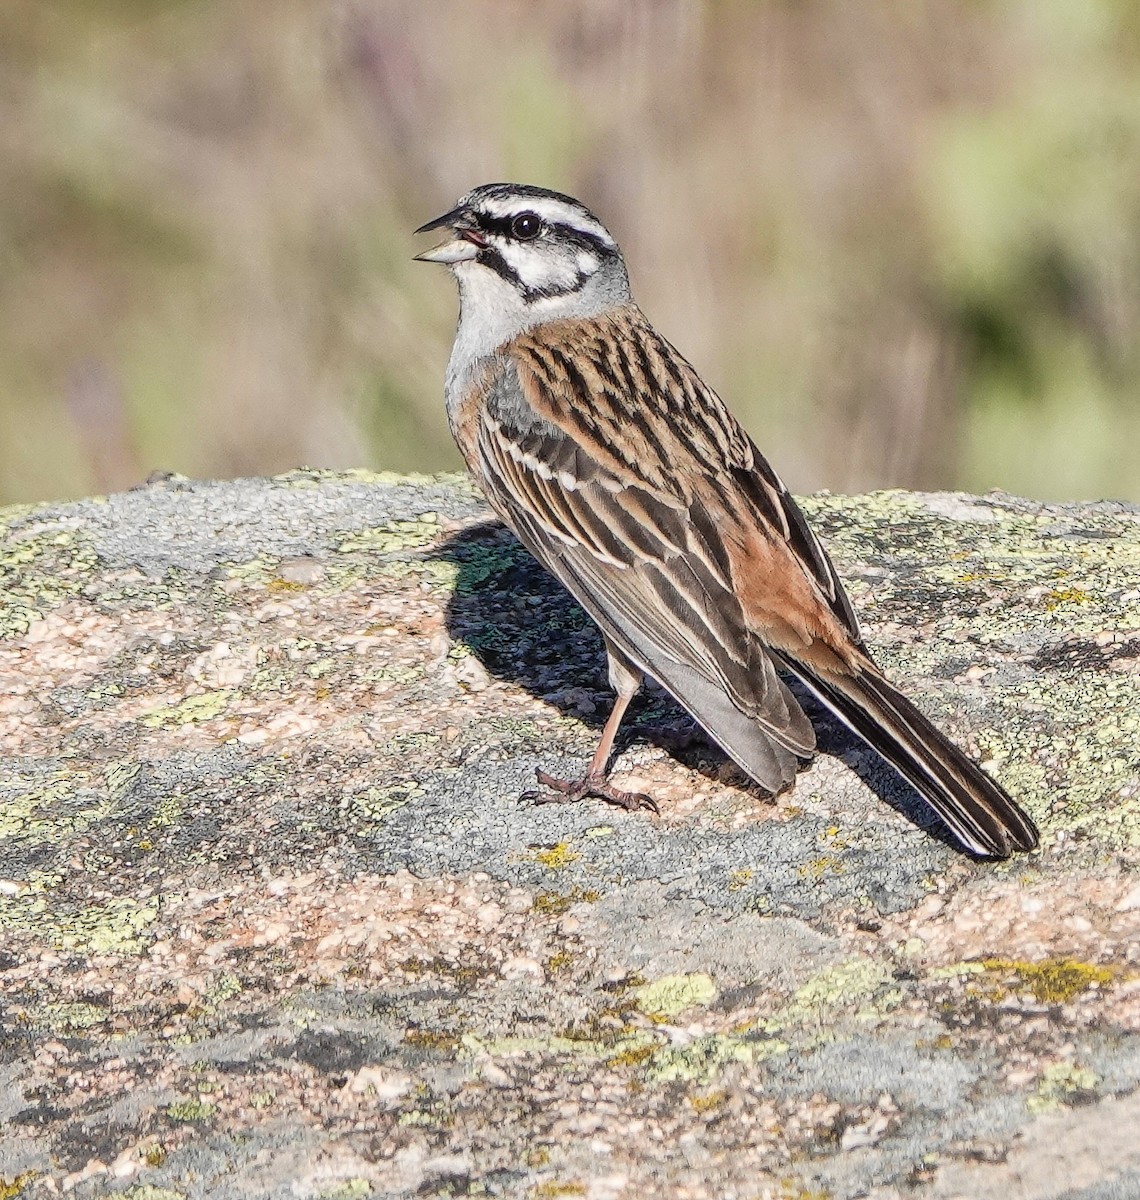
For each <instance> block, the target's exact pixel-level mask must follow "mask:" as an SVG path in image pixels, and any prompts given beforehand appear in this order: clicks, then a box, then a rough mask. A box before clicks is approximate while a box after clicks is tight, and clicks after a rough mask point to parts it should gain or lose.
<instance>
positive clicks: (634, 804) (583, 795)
mask: <svg viewBox="0 0 1140 1200" xmlns="http://www.w3.org/2000/svg"><path fill="white" fill-rule="evenodd" d="M535 776H536V777H537V779H538V782H539V783H540V784H541V785H542V786H543V787H544V788H545V789H546V791H543V792H524V793H523V796H522V799H524V800H531V801H533V802H534V803H535V804H577V802H578V801H579V800H585V799H587V798H588V797H590V796H594V797H596V798H597V799H599V800H604V801H605V802H606V803H607V804H613V805H616V806H617V807H618V808H624V809H625V810H626V812H636V811H637V809H639V808H647V809H649V811H650V812H653V813H658V814H660V811H661V810H660V809H659V808H658V807H657V801H656V800H654V799H653V797H652V796H645V795H643V794H642V793H641V792H623V791H621V789H620V788H616V787H614V785H613V784H612V783H610V781H609V780H608V779H607V778H606V776H605V775H584V776H583V777H582V778H581V779H555V778H554V776H553V775H547V773H546V772H545V771H535Z"/></svg>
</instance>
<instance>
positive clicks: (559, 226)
mask: <svg viewBox="0 0 1140 1200" xmlns="http://www.w3.org/2000/svg"><path fill="white" fill-rule="evenodd" d="M518 215H519V214H518V213H515V214H513V215H512V216H509V217H493V216H491V214H490V213H484V212H476V213H475V222H476V224H477V225H478V226H479V228H480V229H481V230H483V231H484V232H485V233H492V234H496V235H497V236H498V237H501V238H505V239H507V240H510V241H518V240H519V239H518V238H516V237H515V235H514V233H513V232H512V231H511V222H512V221H514V219H515V217H517V216H518ZM543 223H544V224H545V226H546V228H547V229H548V230H549V231H550V232H551V233H552V234H553V235H554V237H555V238H556V239H559V240H561V241H564V242H569V243H570V244H571V245H573V246H578V247H580V248H581V249H583V250H593V251H594V253H595V254H597V255H598V256H599V258H607V257H609V256H610V255H612V254H613V253H614V249H613V247H612V246H609V245H607V244H606V242H604V241H603V240H602V239H601V238H600V237H598V236H597V234H594V233H588V232H587V231H586V230H584V229H578V228H576V227H575V226H573V225H566V224H564V223H559V222H550V221H544V222H543Z"/></svg>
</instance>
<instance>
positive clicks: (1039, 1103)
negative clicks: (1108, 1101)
mask: <svg viewBox="0 0 1140 1200" xmlns="http://www.w3.org/2000/svg"><path fill="white" fill-rule="evenodd" d="M1099 1083H1100V1076H1099V1075H1097V1073H1096V1072H1095V1071H1090V1070H1089V1069H1088V1067H1082V1066H1078V1065H1077V1064H1076V1063H1071V1062H1061V1063H1053V1064H1051V1065H1050V1066H1048V1067H1046V1068H1045V1070H1044V1071H1042V1072H1041V1078H1040V1079H1039V1080H1038V1083H1037V1088H1036V1090H1035V1091H1034V1093H1033V1095H1032V1096H1030V1097H1029V1098H1028V1099H1027V1100H1026V1102H1025V1105H1026V1107H1027V1108H1028V1109H1029V1111H1030V1112H1031V1113H1043V1112H1051V1111H1052V1110H1054V1109H1057V1108H1061V1107H1063V1106H1065V1105H1070V1104H1073V1103H1076V1102H1088V1101H1091V1100H1094V1099H1095V1098H1096V1088H1097V1085H1098V1084H1099Z"/></svg>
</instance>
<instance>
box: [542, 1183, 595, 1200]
mask: <svg viewBox="0 0 1140 1200" xmlns="http://www.w3.org/2000/svg"><path fill="white" fill-rule="evenodd" d="M530 1194H531V1197H532V1198H533V1200H555V1197H558V1196H584V1195H585V1194H586V1185H585V1184H584V1183H578V1182H577V1180H573V1179H571V1180H568V1181H566V1182H565V1183H562V1182H559V1181H558V1180H555V1179H551V1180H548V1181H547V1182H546V1183H540V1184H538V1185H537V1186H536V1187H533V1188H532V1189H531V1192H530Z"/></svg>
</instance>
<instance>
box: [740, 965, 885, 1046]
mask: <svg viewBox="0 0 1140 1200" xmlns="http://www.w3.org/2000/svg"><path fill="white" fill-rule="evenodd" d="M892 979H893V977H892V974H891V971H890V969H889V968H888V967H887V966H886V965H885V964H884V963H881V962H877V961H876V960H875V959H872V958H850V959H847V960H846V961H845V962H840V963H835V964H834V965H833V966H830V967H825V968H824V969H823V970H822V971H820V972H819V973H818V974H817V975H813V976H812V978H811V979H809V980H808V981H807V982H806V983H805V984H803V985H802V986H801V987H799V988H797V989H796V990H795V992H793V994H792V998H791V1000H789V1001H788V1003H787V1004H785V1005H784V1006H783V1007H782V1008H781V1009H779V1010H777V1012H776V1013H775V1014H774V1015H773V1016H772V1017H770V1018H768V1019H766V1020H765V1021H763V1022H762V1023H761V1028H763V1029H765V1030H767V1031H769V1032H776V1031H779V1030H792V1029H795V1028H797V1027H803V1026H815V1025H818V1024H820V1023H821V1022H824V1021H827V1020H829V1019H830V1018H831V1016H832V1015H833V1014H835V1013H837V1012H844V1013H846V1012H854V1013H855V1015H856V1016H874V1015H877V1014H878V1013H881V1012H884V1011H887V1010H889V1009H890V1008H892V1007H894V1006H895V1005H896V1004H897V1003H898V1001H899V999H900V994H899V992H898V990H897V989H896V988H888V987H887V985H888V984H890V983H891V982H892Z"/></svg>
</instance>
